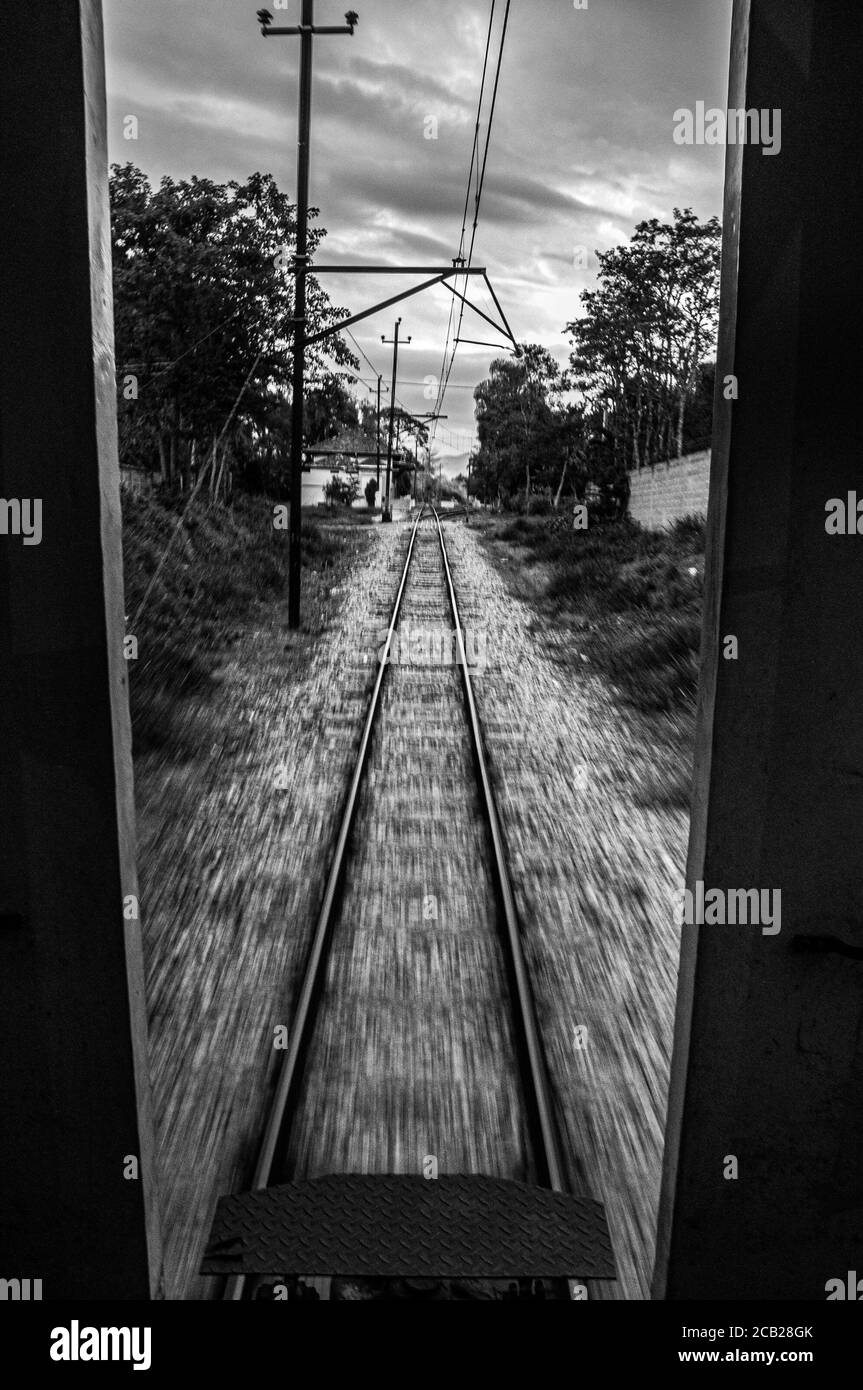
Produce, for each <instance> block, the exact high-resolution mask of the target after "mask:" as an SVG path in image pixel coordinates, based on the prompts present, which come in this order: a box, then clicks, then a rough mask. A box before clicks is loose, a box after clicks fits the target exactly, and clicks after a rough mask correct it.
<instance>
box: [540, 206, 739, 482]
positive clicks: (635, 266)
mask: <svg viewBox="0 0 863 1390" xmlns="http://www.w3.org/2000/svg"><path fill="white" fill-rule="evenodd" d="M720 241H721V228H720V225H719V221H718V219H717V218H715V217H713V218H711V219H710V220H709V221H708V222H705V223H699V222H698V220H697V219H696V217H695V214H694V213H693V211H692V209H691V208H687V209H685V210H684V211H683V212H681V211H680V209H679V208H675V209H674V220H673V222H672V223H670V224H667V225H666V224H662V223H660V222H659V221H657V220H656V219H655V218H654V219H653V220H651V221H649V222H641V223H639V225H638V226H637V227H636V229H635V234H634V236H633V238H632V241H631V243H630V244H629V245H627V246H618V247H615V248H614V249H613V250H611V251H608V252H605V253H604V254H601V255H600V256H599V263H600V269H599V275H598V277H597V288H596V289H595V290H587V291H585V292H584V294H582V296H581V298H582V303H583V304H584V306H585V309H586V313H585V315H584V316H583V317H582V318H580V319H576V320H575V321H574V322H572V323H569V324H567V326H566V332H567V333H568V334H569V335H570V336H571V338H572V339H573V351H572V354H571V356H570V366H571V369H572V381H573V384H574V385H575V386H576V388H577V389H579V390H580V391H581V392H582V394H583V397H584V400H585V403H586V410H587V415H588V422H589V425H590V427H591V429H593V430H594V431H596V430H598V431H600V432H602V431H607V432H608V433H609V435H610V438H611V439H612V441H613V446H614V450H615V455H616V458H617V460H618V462H619V463H620V464H621V465H622V466H624V467H628V466H632V467H635V468H638V467H640V466H641V465H642V464H643V463H653V462H655V461H656V460H657V459H660V458H668V457H670V456H671V454H672V451H673V450H674V449H676V452H677V454H678V455H680V454H681V453H682V452H683V447H684V439H685V437H686V412H687V408H688V406H689V405H690V404H691V403H692V402H693V401H694V400H695V398H696V396H697V393H698V388H699V383H700V382H701V381H703V375H704V359H705V357H706V356H708V355H709V354H711V353H713V352H714V351H715V343H716V333H717V328H718V314H719V256H720Z"/></svg>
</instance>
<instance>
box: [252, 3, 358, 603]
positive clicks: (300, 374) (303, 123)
mask: <svg viewBox="0 0 863 1390" xmlns="http://www.w3.org/2000/svg"><path fill="white" fill-rule="evenodd" d="M358 18H359V16H358V15H357V13H356V11H355V10H348V12H347V14H346V15H345V20H346V23H345V24H344V25H323V26H317V27H316V25H315V0H302V19H301V22H300V25H299V27H298V28H297V27H291V28H277V29H274V28H273V27H272V25H273V16H272V15H271V14H270V12H269V10H258V20H259V22H260V25H261V33H262V34H263V36H264V38H265V39H269V38H277V37H280V36H281V35H285V34H290V35H299V38H300V113H299V132H298V137H297V249H296V251H295V253H294V325H293V326H294V363H293V375H292V382H291V487H290V502H291V506H290V520H289V523H288V625H289V626H290V627H292V628H297V627H299V625H300V575H301V572H302V504H303V395H304V392H305V354H306V275H307V273H308V259H309V255H308V246H309V140H310V136H311V123H312V40H313V37H314V35H315V34H353V32H354V28H355V26H356V24H357V21H358Z"/></svg>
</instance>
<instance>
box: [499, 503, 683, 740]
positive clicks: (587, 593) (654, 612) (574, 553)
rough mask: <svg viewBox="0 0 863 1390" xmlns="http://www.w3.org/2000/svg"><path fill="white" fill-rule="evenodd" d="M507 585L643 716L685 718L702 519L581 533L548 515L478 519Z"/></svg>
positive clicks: (576, 660) (622, 525)
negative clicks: (656, 528)
mask: <svg viewBox="0 0 863 1390" xmlns="http://www.w3.org/2000/svg"><path fill="white" fill-rule="evenodd" d="M480 525H481V526H482V528H483V536H484V541H485V543H486V545H487V546H488V548H489V551H490V553H491V556H492V558H493V559H495V560H496V561H497V563H498V564H500V565H501V566H502V568H503V570H504V572H505V574H506V576H507V579H508V581H509V583H510V586H511V587H512V588H513V590H514V592H515V593H516V594H518V596H519V597H520V598H524V599H526V600H527V601H529V602H530V603H531V604H532V605H533V606H534V607H535V608H536V609H537V611H538V613H539V614H540V615H541V616H542V617H544V618H546V619H548V620H550V621H551V622H552V623H553V625H554V626H555V627H556V628H557V629H558V630H561V629H562V630H563V631H565V632H566V633H567V634H569V635H570V636H571V638H572V641H571V643H570V644H568V649H569V652H570V656H571V659H572V661H573V662H574V663H579V662H581V661H583V660H585V659H586V660H587V661H588V662H589V663H590V665H591V666H592V667H593V668H594V669H595V670H597V671H599V672H600V673H601V674H603V675H605V676H607V677H608V678H609V679H610V681H611V683H612V685H613V686H614V688H615V689H616V691H617V693H618V694H619V695H620V696H621V697H622V698H623V699H624V700H625V701H626V702H627V703H629V704H631V705H633V706H634V707H635V708H636V709H639V710H641V711H643V712H645V713H671V714H674V713H680V714H686V713H688V712H690V711H691V710H692V708H693V705H694V700H695V693H696V689H697V683H698V655H699V644H700V639H701V610H702V603H703V578H704V522H703V521H702V519H701V518H698V517H692V518H686V519H685V520H683V521H679V522H677V523H676V524H675V525H674V526H673V527H672V528H670V529H669V530H668V531H646V530H644V529H643V528H642V527H640V526H637V525H635V524H634V523H633V522H631V521H628V520H627V521H621V522H615V523H610V524H607V525H603V526H596V527H593V528H591V529H590V530H588V531H573V530H571V529H564V527H563V526H561V525H560V524H559V522H558V519H557V518H555V519H554V520H552V519H550V518H548V517H540V516H517V517H514V518H504V519H498V520H491V519H490V518H488V517H486V518H483V519H482V520H481V521H480Z"/></svg>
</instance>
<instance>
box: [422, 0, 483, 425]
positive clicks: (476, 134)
mask: <svg viewBox="0 0 863 1390" xmlns="http://www.w3.org/2000/svg"><path fill="white" fill-rule="evenodd" d="M495 4H496V0H491V13H490V15H489V19H488V34H487V35H486V40H485V56H484V58H483V63H482V78H481V80H480V84H479V100H478V101H477V107H476V124H475V127H474V132H473V145H472V147H471V152H470V168H469V169H468V174H467V188H466V189H465V195H464V211H463V213H462V222H461V237H460V238H459V244H458V255H457V258H456V259H457V260H461V258H462V255H463V253H464V243H465V237H466V236H467V210H468V206H469V204H470V190H471V181H472V179H473V173H474V167H476V168H477V169H478V168H479V166H478V161H477V154H478V152H479V132H480V126H481V124H482V102H483V97H484V95H485V79H486V74H487V72H488V55H489V53H490V52H491V36H492V33H493V30H494V10H495ZM454 314H455V300H454V299H450V305H449V317H448V319H447V327H446V337H445V339H444V348H443V357H442V359H441V369H440V379H441V381H443V378H444V375H445V372H446V363H447V353H448V352H449V345H450V336H451V333H452V323H453V316H454ZM440 404H441V397H440V394H439V395H438V399H437V400H436V402H435V410H436V411H437V410H438V408H439V406H440Z"/></svg>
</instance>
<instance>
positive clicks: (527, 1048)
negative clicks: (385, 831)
mask: <svg viewBox="0 0 863 1390" xmlns="http://www.w3.org/2000/svg"><path fill="white" fill-rule="evenodd" d="M430 510H431V512H432V515H433V516H434V519H435V522H436V523H437V529H438V539H439V541H440V548H441V555H442V556H443V565H444V573H445V575H446V583H447V589H448V591H449V601H450V607H451V609H452V618H453V622H454V624H455V630H456V634H457V641H458V652H459V657H460V664H461V669H462V680H463V685H464V693H465V700H466V702H467V708H468V719H469V723H470V730H471V740H472V742H473V749H474V757H475V759H476V764H477V771H478V773H479V780H480V785H481V787H482V795H483V806H484V809H485V814H486V819H487V821H488V826H489V831H490V834H491V842H492V849H493V853H494V867H495V874H496V879H497V885H498V891H499V896H500V901H501V907H502V910H503V918H504V925H505V932H504V933H502V936H503V939H504V945H505V949H506V955H507V960H508V965H509V973H510V977H511V980H512V984H513V988H514V994H515V998H514V1000H513V1004H514V1006H515V1007H514V1008H513V1015H514V1022H515V1024H516V1030H517V1041H518V1043H519V1044H520V1047H519V1051H520V1062H521V1067H522V1080H523V1089H524V1092H525V1100H526V1102H527V1108H528V1111H529V1112H531V1111H532V1112H533V1119H534V1128H535V1131H536V1133H535V1134H534V1147H535V1149H536V1150H537V1152H536V1153H535V1154H534V1157H535V1159H536V1160H537V1166H538V1168H539V1170H540V1171H539V1178H540V1182H541V1183H542V1184H543V1185H548V1186H549V1187H551V1188H552V1189H553V1190H554V1191H555V1192H564V1191H566V1190H567V1187H566V1182H565V1177H564V1173H565V1169H564V1164H563V1158H562V1155H561V1150H560V1140H559V1138H558V1132H557V1125H556V1122H555V1118H554V1102H553V1100H552V1094H551V1082H550V1080H549V1074H548V1065H547V1063H546V1060H545V1053H544V1051H543V1047H542V1043H541V1041H540V1036H539V1027H538V1024H537V1019H536V1005H535V1003H534V999H533V991H532V990H531V987H530V979H529V976H528V971H527V964H526V962H525V959H524V951H523V949H522V944H521V928H520V926H519V921H518V911H517V909H516V905H515V897H514V896H513V891H512V884H511V882H510V877H509V870H508V868H507V864H506V851H505V848H504V840H503V832H502V830H501V824H500V816H499V815H498V811H497V803H496V801H495V795H494V790H493V788H492V785H491V778H490V777H489V772H488V764H487V762H486V757H485V750H484V747H483V738H482V730H481V728H480V722H479V715H478V713H477V707H476V700H475V699H474V693H473V685H472V682H471V678H470V671H469V669H468V664H467V653H466V651H465V645H464V632H463V630H462V625H461V620H460V618H459V612H458V603H457V601H456V594H455V586H454V584H453V580H452V572H451V570H450V566H449V558H448V556H447V553H446V544H445V542H444V538H443V527H442V525H441V520H440V517H439V516H438V513H437V511H436V510H435V508H434V507H431V508H430Z"/></svg>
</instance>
